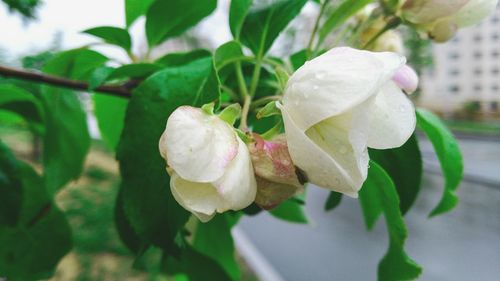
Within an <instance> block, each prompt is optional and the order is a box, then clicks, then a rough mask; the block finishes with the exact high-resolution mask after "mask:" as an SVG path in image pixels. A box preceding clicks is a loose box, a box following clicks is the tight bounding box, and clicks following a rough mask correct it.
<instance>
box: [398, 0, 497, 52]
mask: <svg viewBox="0 0 500 281" xmlns="http://www.w3.org/2000/svg"><path fill="white" fill-rule="evenodd" d="M497 4H498V0H456V1H449V0H407V1H405V2H404V3H403V5H402V6H401V16H402V17H403V18H404V19H405V20H407V21H409V22H411V23H413V24H415V25H416V26H417V28H419V29H421V30H424V31H426V32H427V33H428V34H429V37H430V38H432V39H433V40H434V41H436V42H446V41H448V40H449V39H450V38H452V37H453V35H454V34H455V32H456V31H457V30H458V28H460V27H466V26H471V25H474V24H476V23H479V22H480V21H482V20H483V19H484V18H486V17H487V16H489V15H490V14H491V13H492V12H493V11H494V10H495V7H496V6H497Z"/></svg>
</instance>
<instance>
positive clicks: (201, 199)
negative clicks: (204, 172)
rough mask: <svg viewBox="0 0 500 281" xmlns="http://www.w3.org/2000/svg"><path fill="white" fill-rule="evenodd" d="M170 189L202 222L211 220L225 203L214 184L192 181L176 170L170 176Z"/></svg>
mask: <svg viewBox="0 0 500 281" xmlns="http://www.w3.org/2000/svg"><path fill="white" fill-rule="evenodd" d="M170 190H171V191H172V195H173V196H174V198H175V200H176V201H177V202H178V203H179V204H180V205H181V206H182V207H183V208H184V209H186V210H188V211H190V212H191V213H193V214H194V215H195V216H197V217H198V218H199V219H200V220H201V221H202V222H207V221H209V220H210V219H211V218H212V217H213V216H214V215H215V212H216V210H217V208H219V207H220V206H223V205H224V204H225V203H224V202H223V200H222V199H221V198H220V196H219V193H218V192H217V189H216V188H215V187H214V186H213V185H212V184H209V183H196V182H190V181H187V180H184V179H182V178H181V177H180V176H179V175H178V174H177V173H175V172H174V173H173V174H172V175H171V178H170Z"/></svg>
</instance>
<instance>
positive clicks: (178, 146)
mask: <svg viewBox="0 0 500 281" xmlns="http://www.w3.org/2000/svg"><path fill="white" fill-rule="evenodd" d="M159 149H160V155H161V156H162V157H163V158H164V159H165V160H166V162H167V165H168V171H169V174H170V176H171V179H170V189H171V191H172V194H173V196H174V198H175V200H176V201H177V202H178V203H179V204H180V205H181V206H183V207H184V208H185V209H186V210H188V211H190V212H192V213H193V214H194V215H196V216H197V217H198V218H199V219H200V220H201V221H203V222H206V221H208V220H210V219H211V218H212V217H213V216H214V215H215V213H222V212H225V211H227V210H241V209H243V208H245V207H247V206H248V205H250V204H251V203H252V202H253V201H254V199H255V194H256V190H257V184H256V180H255V176H254V173H253V168H252V162H251V159H250V154H249V152H248V148H247V146H246V145H245V143H243V141H242V140H241V139H240V138H239V137H238V136H237V134H236V132H235V130H234V129H233V127H231V126H230V125H229V124H228V123H226V122H225V121H223V120H222V119H220V118H219V117H218V116H216V115H213V114H210V112H208V113H207V111H204V110H201V109H199V108H194V107H190V106H181V107H179V108H177V109H176V110H175V111H174V112H173V113H172V114H171V115H170V117H169V118H168V121H167V126H166V129H165V132H164V133H163V135H162V136H161V139H160V143H159Z"/></svg>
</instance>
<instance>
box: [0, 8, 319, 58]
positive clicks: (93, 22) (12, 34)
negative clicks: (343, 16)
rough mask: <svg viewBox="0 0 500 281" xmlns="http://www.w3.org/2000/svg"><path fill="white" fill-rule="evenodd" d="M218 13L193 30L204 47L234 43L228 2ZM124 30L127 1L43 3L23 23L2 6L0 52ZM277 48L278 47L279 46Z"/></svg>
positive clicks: (15, 53)
mask: <svg viewBox="0 0 500 281" xmlns="http://www.w3.org/2000/svg"><path fill="white" fill-rule="evenodd" d="M218 2H219V3H218V7H217V10H216V11H215V12H214V13H213V14H212V15H211V16H209V17H208V18H206V19H205V20H204V21H202V22H201V23H200V24H198V25H197V26H196V28H195V30H194V33H195V35H196V36H197V37H199V38H202V39H203V42H204V43H205V44H206V46H204V47H212V48H215V47H217V46H219V45H222V44H223V43H225V42H227V41H229V40H231V33H230V31H229V27H228V24H227V22H228V13H227V10H228V5H229V4H228V3H229V0H219V1H218ZM313 6H314V5H306V7H305V8H304V10H303V12H304V13H305V14H311V13H315V8H316V7H313ZM104 25H108V26H117V27H124V26H125V7H124V0H44V1H43V3H42V6H40V7H39V8H38V16H37V19H36V20H34V21H30V22H23V20H22V18H21V17H20V16H19V15H18V14H11V13H9V11H8V9H7V6H6V5H4V4H3V3H1V2H0V51H1V52H2V53H3V54H2V55H3V56H6V57H7V58H8V61H10V62H15V61H16V60H15V58H18V57H20V56H24V55H30V54H36V53H37V52H40V51H44V50H47V49H48V48H50V47H51V46H52V45H53V42H54V40H55V38H56V36H57V34H58V33H60V34H62V42H61V48H62V49H70V48H75V47H80V46H82V45H86V44H89V43H94V42H98V40H97V39H95V38H94V37H92V36H90V35H86V34H82V33H81V31H83V30H85V29H88V28H91V27H96V26H104ZM130 33H131V35H132V37H133V41H134V47H133V49H134V50H135V53H137V52H138V51H139V50H141V48H142V49H144V42H145V39H144V38H145V36H144V18H142V19H139V20H137V21H136V22H135V23H134V24H133V25H132V27H131V29H130ZM276 45H279V43H278V44H276ZM95 49H97V50H98V51H100V52H102V53H104V54H105V55H107V56H110V57H112V58H115V59H117V60H118V61H127V56H126V54H125V53H124V52H123V51H121V50H119V49H118V48H115V47H97V48H95Z"/></svg>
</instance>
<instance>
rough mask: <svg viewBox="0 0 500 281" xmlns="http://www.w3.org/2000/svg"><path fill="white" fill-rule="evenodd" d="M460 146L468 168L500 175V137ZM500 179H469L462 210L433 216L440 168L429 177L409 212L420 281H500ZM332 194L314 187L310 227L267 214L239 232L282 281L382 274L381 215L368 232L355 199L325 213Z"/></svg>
mask: <svg viewBox="0 0 500 281" xmlns="http://www.w3.org/2000/svg"><path fill="white" fill-rule="evenodd" d="M461 146H462V148H463V149H464V157H465V159H466V161H467V163H468V165H466V173H468V174H471V175H474V176H479V177H482V178H485V179H487V180H488V181H489V183H492V182H493V183H494V180H497V179H499V177H498V176H499V175H500V143H491V142H481V141H462V142H461ZM423 147H424V149H423V150H424V152H425V151H429V149H430V147H429V146H428V145H427V144H426V143H423ZM425 155H427V156H428V155H429V153H425ZM425 162H426V168H427V169H430V170H436V166H435V165H436V164H437V163H435V162H434V160H433V159H432V158H430V157H427V159H426V161H425ZM497 183H499V184H498V186H496V184H494V185H493V186H492V185H484V184H478V183H474V182H470V181H466V182H464V183H463V184H462V186H461V188H460V190H459V192H458V193H459V196H460V198H461V203H460V205H459V206H458V207H457V209H455V210H454V211H453V212H452V213H449V214H447V215H444V216H440V217H437V218H433V219H428V218H427V215H428V213H429V212H430V211H431V210H432V208H433V207H434V206H435V205H436V204H437V202H438V200H439V198H440V196H441V192H442V184H443V182H442V178H441V177H440V176H439V175H437V174H430V175H427V176H426V178H425V180H424V188H423V190H422V193H421V195H420V197H419V199H418V200H417V202H416V205H415V207H414V208H413V209H412V210H411V211H410V212H409V213H408V214H407V216H406V222H407V226H408V228H409V233H410V236H409V238H408V241H407V250H408V254H409V255H410V256H411V257H413V258H414V259H415V260H416V261H417V262H419V263H420V264H421V265H422V266H423V267H424V273H423V275H422V278H421V279H420V280H429V281H433V280H439V281H448V280H450V281H462V280H463V281H470V280H482V281H489V280H499V279H498V278H499V276H500V181H498V182H497ZM491 187H494V188H491ZM496 187H499V188H496ZM326 197H327V192H325V191H324V190H322V189H319V188H314V187H313V188H310V192H309V194H308V198H307V209H306V211H307V214H308V216H309V217H310V219H311V221H312V224H311V225H294V224H289V223H285V222H281V221H279V220H277V219H275V218H273V217H271V216H269V215H268V214H261V215H258V216H256V217H254V218H245V219H244V220H243V221H242V223H241V224H240V226H239V230H241V231H242V232H244V233H245V235H246V236H247V237H248V239H249V240H250V242H251V243H252V244H253V245H254V246H255V248H256V249H257V250H258V251H260V253H261V254H262V256H264V257H266V259H267V261H268V262H269V263H270V264H271V266H272V267H273V268H274V269H275V270H276V271H277V272H278V273H279V275H281V277H282V279H283V280H287V281H336V280H340V281H344V280H345V281H350V280H363V281H364V280H376V268H377V263H378V261H379V260H380V258H381V257H382V256H383V255H384V253H385V251H386V247H387V234H386V230H385V224H384V222H383V220H381V221H379V223H378V224H377V226H376V228H375V230H374V231H372V232H367V231H366V230H365V227H364V224H363V221H362V215H361V212H360V208H359V206H358V202H357V201H356V200H353V199H345V200H343V202H342V204H341V206H340V207H339V208H337V209H336V210H335V211H333V212H330V213H326V212H324V211H323V209H322V206H323V204H324V200H325V199H326Z"/></svg>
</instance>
